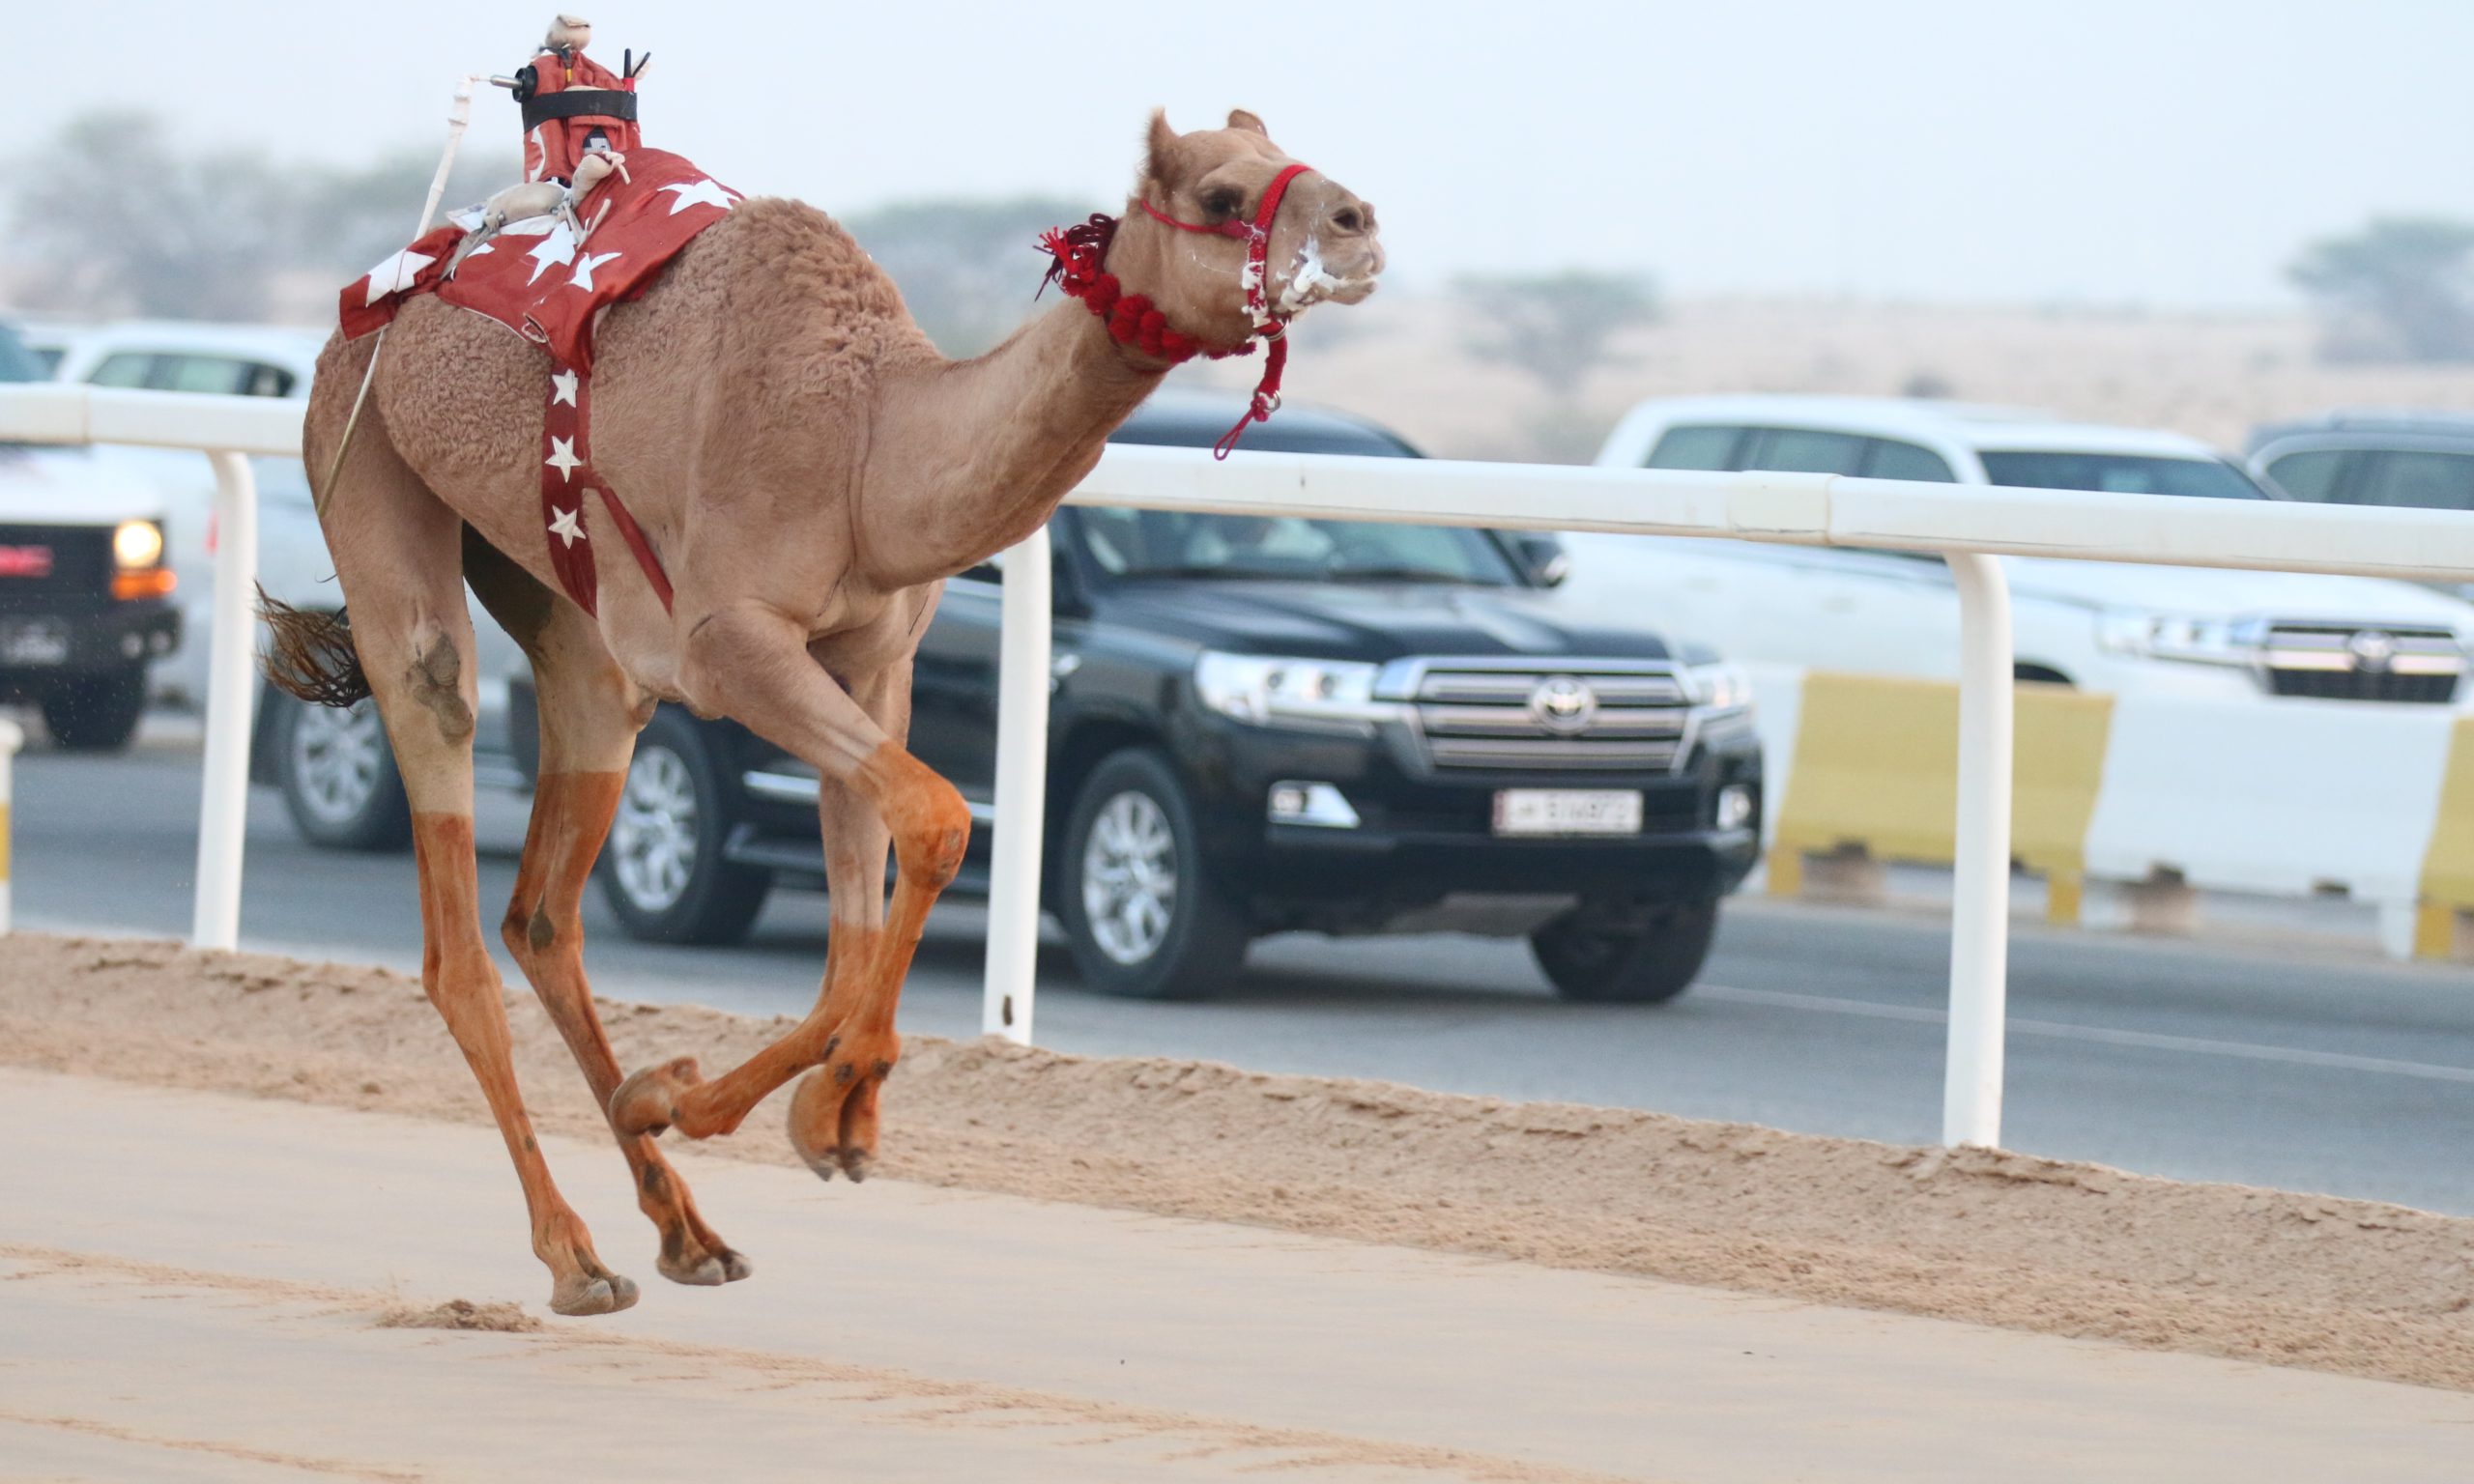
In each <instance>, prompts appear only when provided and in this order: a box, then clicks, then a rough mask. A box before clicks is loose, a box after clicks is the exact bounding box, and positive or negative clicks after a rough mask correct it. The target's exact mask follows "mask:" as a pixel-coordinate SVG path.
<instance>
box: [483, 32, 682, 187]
mask: <svg viewBox="0 0 2474 1484" xmlns="http://www.w3.org/2000/svg"><path fill="white" fill-rule="evenodd" d="M591 41H592V23H591V22H590V21H588V20H585V19H582V18H581V17H578V16H574V15H561V16H559V17H558V18H557V19H555V20H553V21H552V22H551V23H550V34H549V35H548V37H546V38H545V39H544V40H543V41H542V43H541V49H540V50H539V51H538V52H536V53H535V54H534V55H533V58H532V63H531V65H529V66H527V67H524V68H521V69H519V70H518V71H517V72H516V74H515V100H516V101H517V102H518V103H520V104H522V105H523V107H524V178H525V180H527V181H556V182H559V183H561V184H562V185H563V184H568V183H571V182H573V181H574V180H575V177H576V167H577V166H578V165H579V164H581V163H582V162H583V161H584V159H585V158H586V157H587V156H590V155H596V154H614V153H615V154H617V155H618V156H619V157H621V158H623V157H625V155H626V152H627V151H629V150H632V149H634V148H635V147H636V144H637V132H636V80H637V79H638V78H639V77H641V76H643V75H644V71H645V64H646V63H647V62H649V61H651V60H652V56H651V53H649V52H647V53H646V55H645V56H644V57H643V58H641V59H639V58H637V57H635V56H634V55H633V54H632V53H631V54H630V55H629V56H628V57H627V59H626V71H623V72H614V71H611V70H610V69H608V68H606V67H603V66H602V65H601V64H600V63H598V62H595V61H593V60H592V59H591V58H590V57H588V56H586V55H585V54H584V49H585V47H586V46H587V45H588V44H590V43H591Z"/></svg>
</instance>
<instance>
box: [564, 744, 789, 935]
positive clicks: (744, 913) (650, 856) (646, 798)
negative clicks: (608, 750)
mask: <svg viewBox="0 0 2474 1484" xmlns="http://www.w3.org/2000/svg"><path fill="white" fill-rule="evenodd" d="M735 798H736V795H735V794H734V792H732V791H731V790H730V789H728V788H727V787H725V786H724V782H723V773H722V760H721V758H719V757H718V756H715V755H714V750H713V746H712V742H711V740H710V739H709V738H708V736H707V735H706V733H705V730H704V728H701V727H699V726H698V725H697V724H696V722H695V720H694V719H693V718H691V717H689V716H687V715H686V714H685V713H683V712H680V711H676V710H674V709H672V708H671V707H668V706H664V707H662V708H661V709H660V710H658V711H655V712H654V713H653V719H652V721H651V722H650V723H649V724H647V726H646V728H645V729H644V731H643V733H642V734H641V735H639V736H638V737H637V739H636V756H635V760H634V761H633V762H631V763H630V764H629V765H628V768H627V787H626V791H625V792H624V793H622V794H621V795H619V816H618V818H617V819H616V820H614V821H613V822H612V824H611V826H610V840H609V842H608V843H607V844H605V845H603V846H602V849H601V862H600V866H599V872H600V876H601V897H602V900H604V901H606V902H608V903H609V904H610V910H611V912H612V913H613V914H614V915H615V916H617V918H618V919H619V927H620V928H623V929H625V931H626V933H627V936H629V937H631V938H635V939H638V940H640V941H643V942H647V943H706V944H711V943H736V942H738V941H739V940H740V939H742V938H745V937H746V936H747V930H748V928H751V927H753V926H755V924H756V917H757V914H758V913H760V912H762V911H763V910H764V899H765V897H766V895H767V894H769V893H770V892H771V891H772V890H773V873H772V872H771V871H769V870H762V869H760V868H757V867H752V866H738V865H734V864H732V863H731V862H730V861H728V860H726V859H724V858H723V854H722V851H723V847H724V846H725V845H726V844H727V843H728V842H729V840H730V834H731V825H732V824H733V823H734V820H733V818H732V814H733V810H732V807H731V806H732V803H733V801H734V799H735Z"/></svg>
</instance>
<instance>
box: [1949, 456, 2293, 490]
mask: <svg viewBox="0 0 2474 1484" xmlns="http://www.w3.org/2000/svg"><path fill="white" fill-rule="evenodd" d="M1981 457H1982V458H1983V460H1984V477H1985V478H1986V479H1987V480H1989V481H1991V482H1992V483H1995V484H2000V485H2007V486H2009V487H2011V488H2013V489H2023V490H2088V491H2091V492H2096V493H2102V494H2112V495H2185V496H2199V497H2201V498H2203V499H2267V498H2268V493H2267V491H2265V490H2262V489H2260V488H2259V487H2258V485H2256V484H2253V483H2252V482H2251V476H2250V475H2248V474H2246V473H2244V472H2242V471H2240V470H2238V469H2235V468H2234V467H2233V466H2232V465H2230V464H2228V463H2226V462H2225V461H2224V460H2222V459H2172V458H2158V457H2155V456H2153V455H2148V454H2129V453H2041V452H2034V453H2022V452H2004V453H1986V454H1983V455H1981Z"/></svg>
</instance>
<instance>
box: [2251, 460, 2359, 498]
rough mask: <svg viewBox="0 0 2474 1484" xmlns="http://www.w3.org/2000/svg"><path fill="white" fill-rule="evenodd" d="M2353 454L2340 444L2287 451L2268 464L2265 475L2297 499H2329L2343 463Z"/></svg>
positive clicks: (2342, 471) (2333, 494)
mask: <svg viewBox="0 0 2474 1484" xmlns="http://www.w3.org/2000/svg"><path fill="white" fill-rule="evenodd" d="M2353 457H2354V455H2353V454H2352V453H2350V452H2348V451H2346V450H2345V449H2343V448H2318V449H2314V450H2312V451H2311V452H2309V453H2288V454H2287V455H2286V456H2285V457H2284V458H2282V459H2278V460H2276V461H2275V462H2274V463H2271V464H2270V465H2269V466H2268V477H2269V478H2271V479H2274V480H2275V481H2276V482H2277V484H2278V486H2279V487H2280V488H2282V489H2283V490H2284V491H2285V492H2286V493H2287V494H2288V495H2290V496H2292V497H2293V498H2294V499H2315V500H2322V501H2325V500H2332V499H2336V498H2337V488H2338V484H2339V482H2340V480H2341V479H2342V477H2343V476H2344V474H2345V463H2346V461H2347V460H2349V459H2351V458H2353Z"/></svg>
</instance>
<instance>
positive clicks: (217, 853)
mask: <svg viewBox="0 0 2474 1484" xmlns="http://www.w3.org/2000/svg"><path fill="white" fill-rule="evenodd" d="M206 457H207V461H208V462H209V463H211V464H213V465H214V466H215V634H214V636H213V645H214V647H213V651H212V653H211V654H210V655H209V657H208V668H207V681H206V792H205V797H204V801H203V803H202V804H201V806H200V808H199V812H198V830H197V902H196V914H195V916H194V917H193V918H192V920H191V922H190V926H189V941H190V943H191V944H192V945H194V946H195V947H198V948H220V949H232V948H237V947H239V946H240V942H241V847H242V836H243V831H244V830H245V827H246V825H247V823H248V813H249V716H250V702H251V701H252V700H253V699H255V697H254V692H255V687H254V686H252V685H251V684H250V683H249V682H250V677H251V674H252V672H253V669H254V667H253V666H252V665H251V664H250V658H251V655H252V653H253V651H254V650H255V649H256V647H257V644H256V640H257V632H258V624H257V615H256V613H255V611H254V609H253V606H252V604H251V602H250V599H251V598H252V597H253V596H254V595H255V593H256V590H257V584H258V489H257V479H256V476H255V475H254V474H253V473H251V471H250V470H249V461H248V458H247V457H246V456H245V455H243V454H238V453H232V452H228V451H220V450H217V451H210V452H209V453H208V454H207V456H206Z"/></svg>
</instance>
